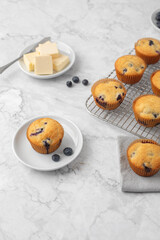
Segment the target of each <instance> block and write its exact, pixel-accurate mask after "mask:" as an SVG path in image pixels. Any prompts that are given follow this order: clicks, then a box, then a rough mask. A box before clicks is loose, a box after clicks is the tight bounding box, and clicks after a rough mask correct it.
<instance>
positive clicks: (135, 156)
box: [127, 139, 160, 172]
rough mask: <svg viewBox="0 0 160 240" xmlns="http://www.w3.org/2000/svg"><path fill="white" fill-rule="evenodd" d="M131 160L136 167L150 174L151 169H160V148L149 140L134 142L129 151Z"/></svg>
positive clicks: (128, 154)
mask: <svg viewBox="0 0 160 240" xmlns="http://www.w3.org/2000/svg"><path fill="white" fill-rule="evenodd" d="M127 156H128V158H129V160H130V161H131V162H132V164H134V165H135V166H136V167H138V168H140V169H145V170H146V172H150V171H151V169H159V168H160V146H159V145H158V144H157V143H156V142H154V141H152V140H151V141H149V140H147V139H140V140H139V141H134V142H133V143H132V144H131V145H130V146H129V147H128V150H127Z"/></svg>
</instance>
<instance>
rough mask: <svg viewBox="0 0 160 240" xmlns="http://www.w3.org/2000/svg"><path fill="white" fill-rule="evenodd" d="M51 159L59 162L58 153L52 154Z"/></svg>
mask: <svg viewBox="0 0 160 240" xmlns="http://www.w3.org/2000/svg"><path fill="white" fill-rule="evenodd" d="M52 160H53V161H54V162H59V160H60V156H59V155H58V154H53V155H52Z"/></svg>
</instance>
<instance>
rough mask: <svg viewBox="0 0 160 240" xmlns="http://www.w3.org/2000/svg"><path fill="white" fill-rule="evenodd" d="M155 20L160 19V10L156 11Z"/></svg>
mask: <svg viewBox="0 0 160 240" xmlns="http://www.w3.org/2000/svg"><path fill="white" fill-rule="evenodd" d="M156 20H157V21H160V12H158V13H157V14H156Z"/></svg>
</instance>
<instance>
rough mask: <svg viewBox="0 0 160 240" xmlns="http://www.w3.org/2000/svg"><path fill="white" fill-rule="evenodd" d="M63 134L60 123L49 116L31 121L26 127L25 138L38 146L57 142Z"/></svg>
mask: <svg viewBox="0 0 160 240" xmlns="http://www.w3.org/2000/svg"><path fill="white" fill-rule="evenodd" d="M63 134H64V130H63V127H62V126H61V124H60V123H59V122H57V121H56V120H54V119H51V118H39V119H37V120H35V121H34V122H32V123H31V124H30V125H29V127H28V129H27V138H28V139H29V141H31V142H32V143H33V144H35V145H38V146H43V145H45V144H46V143H48V144H57V142H58V141H60V140H62V138H63Z"/></svg>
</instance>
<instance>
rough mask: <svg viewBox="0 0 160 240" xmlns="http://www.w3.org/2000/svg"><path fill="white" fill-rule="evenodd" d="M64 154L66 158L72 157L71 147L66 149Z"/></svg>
mask: <svg viewBox="0 0 160 240" xmlns="http://www.w3.org/2000/svg"><path fill="white" fill-rule="evenodd" d="M63 153H64V155H66V156H71V155H72V154H73V150H72V148H70V147H66V148H65V149H64V150H63Z"/></svg>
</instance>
